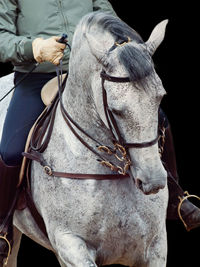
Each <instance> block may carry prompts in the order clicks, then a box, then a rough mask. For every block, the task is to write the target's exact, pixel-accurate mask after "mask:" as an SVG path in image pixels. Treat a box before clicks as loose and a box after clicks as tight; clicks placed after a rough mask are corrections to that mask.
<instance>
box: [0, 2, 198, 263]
mask: <svg viewBox="0 0 200 267" xmlns="http://www.w3.org/2000/svg"><path fill="white" fill-rule="evenodd" d="M110 2H111V3H112V4H113V7H114V9H115V10H116V12H117V14H118V15H119V17H121V18H122V19H123V20H124V21H125V22H127V23H128V24H129V25H130V26H131V27H133V28H134V29H135V30H136V31H138V32H139V33H140V35H141V36H142V37H143V39H144V40H147V39H148V37H149V35H150V33H151V31H152V30H153V28H154V26H155V25H156V24H157V23H159V22H160V21H161V20H163V19H166V18H167V19H169V23H168V26H167V30H166V36H165V39H164V41H163V43H162V44H161V46H160V47H159V48H158V50H157V52H156V53H155V55H154V57H153V59H154V63H155V66H156V71H157V72H158V74H159V75H160V77H161V79H162V81H163V85H164V87H165V89H166V91H167V96H165V98H164V99H163V102H162V108H163V109H164V111H165V112H166V113H167V115H168V118H169V121H170V123H171V127H172V131H173V135H174V143H175V148H176V154H177V164H178V172H179V176H180V183H181V185H182V187H183V189H184V190H188V191H189V192H190V193H192V194H198V195H200V187H199V174H198V167H199V164H198V163H199V162H198V159H199V155H198V151H199V142H198V141H199V140H198V135H199V129H198V122H199V121H198V113H199V112H198V106H199V105H198V102H199V94H198V90H199V83H198V78H199V75H198V66H197V65H196V64H197V63H198V62H199V53H198V52H199V50H198V48H199V47H198V46H199V45H198V40H197V39H198V30H199V29H198V23H197V22H198V17H197V14H196V10H198V9H197V6H195V5H194V4H193V2H192V1H190V3H189V4H188V2H187V3H186V2H185V4H183V3H181V4H179V3H178V2H176V5H174V4H175V1H173V2H174V4H173V3H170V2H169V1H160V4H158V3H156V2H154V1H150V3H149V1H148V2H145V3H144V1H141V3H137V4H136V3H135V1H126V0H124V1H117V0H110ZM0 68H1V71H0V75H1V76H3V75H5V74H7V73H9V72H10V71H11V70H12V67H11V65H10V64H0ZM167 232H168V263H167V267H174V266H181V267H185V266H190V267H193V266H199V254H198V252H199V247H198V246H199V244H198V241H199V237H200V229H195V230H192V231H191V232H187V231H186V230H185V229H184V227H183V225H182V223H181V222H179V221H173V222H172V221H170V222H169V221H167ZM18 262H19V265H18V266H19V267H22V266H30V265H37V266H38V267H39V266H48V267H52V266H54V267H55V266H59V265H58V264H57V261H56V259H55V257H54V255H53V254H52V253H50V252H48V251H47V250H46V249H44V248H42V247H40V246H38V245H36V244H35V243H33V242H32V241H30V240H29V239H28V238H26V237H24V238H23V241H22V245H21V249H20V252H19V259H18Z"/></svg>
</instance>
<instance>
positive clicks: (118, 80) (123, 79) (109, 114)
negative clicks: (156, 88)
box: [100, 70, 159, 148]
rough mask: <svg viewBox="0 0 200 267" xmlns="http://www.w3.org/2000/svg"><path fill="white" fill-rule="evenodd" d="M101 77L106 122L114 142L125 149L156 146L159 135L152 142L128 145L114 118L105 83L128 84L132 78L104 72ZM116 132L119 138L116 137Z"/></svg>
mask: <svg viewBox="0 0 200 267" xmlns="http://www.w3.org/2000/svg"><path fill="white" fill-rule="evenodd" d="M100 76H101V79H102V94H103V104H104V112H105V116H106V120H107V122H108V126H109V128H110V131H111V133H112V136H113V140H114V142H117V143H119V144H120V145H122V146H123V147H125V148H144V147H149V146H152V145H154V144H156V143H157V142H158V139H159V135H157V136H156V138H155V139H153V140H151V141H147V142H142V143H126V142H125V141H124V139H123V137H122V136H121V134H120V131H119V127H118V125H117V122H116V120H115V118H114V115H113V113H112V111H111V110H110V108H109V106H108V102H107V93H106V89H105V86H104V83H105V80H106V81H109V82H115V83H127V82H130V78H129V77H114V76H110V75H108V74H107V73H106V72H105V71H104V70H102V71H101V73H100ZM113 128H114V129H113ZM114 131H115V133H116V135H117V137H116V135H115V133H114Z"/></svg>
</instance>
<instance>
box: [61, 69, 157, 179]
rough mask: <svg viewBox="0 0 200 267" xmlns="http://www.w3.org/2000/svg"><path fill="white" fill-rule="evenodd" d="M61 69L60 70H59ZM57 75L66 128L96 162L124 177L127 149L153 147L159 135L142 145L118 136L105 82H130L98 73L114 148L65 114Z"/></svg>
mask: <svg viewBox="0 0 200 267" xmlns="http://www.w3.org/2000/svg"><path fill="white" fill-rule="evenodd" d="M61 69H62V68H61ZM57 74H58V75H57V76H58V84H59V92H60V108H61V113H62V115H63V118H64V120H65V122H66V123H67V125H68V127H69V128H70V130H71V131H72V132H73V134H74V135H75V136H76V137H77V138H78V139H79V141H80V142H81V143H82V144H83V145H84V146H86V147H87V148H88V149H89V150H90V151H91V152H93V154H95V155H96V156H98V161H99V162H100V163H101V164H102V165H104V166H107V167H109V168H110V169H111V170H112V171H115V172H117V173H119V174H122V175H126V173H127V171H128V169H129V167H130V165H131V161H130V159H129V156H128V154H129V153H128V149H129V148H145V147H149V146H153V145H154V144H156V143H157V142H158V138H159V135H157V136H156V138H155V139H153V140H151V141H148V142H142V143H126V142H125V140H124V139H123V137H122V135H121V134H120V130H119V127H118V125H117V122H116V120H115V118H114V115H113V113H112V111H111V110H110V108H109V106H108V101H107V93H106V89H105V86H104V83H105V81H106V80H107V81H109V82H115V83H127V82H130V78H129V77H123V78H122V77H113V76H110V75H108V74H107V73H106V71H105V70H102V71H101V73H100V77H101V85H102V98H103V107H104V112H105V117H106V120H107V124H108V126H109V130H110V132H111V135H112V143H113V145H114V148H111V147H108V146H105V145H102V144H101V143H100V142H99V141H98V140H96V139H95V138H94V137H93V136H91V135H89V134H88V133H87V132H86V131H85V130H84V129H82V127H80V125H78V124H77V123H76V122H75V121H74V120H73V119H72V118H71V116H70V115H69V113H68V112H67V110H66V109H65V107H64V105H63V101H62V90H63V89H61V88H62V87H63V86H62V85H61V81H60V78H59V77H62V75H59V73H57ZM72 124H73V125H74V126H75V127H76V128H77V129H78V130H79V131H81V132H82V133H83V134H84V135H86V136H87V137H89V138H90V139H91V140H93V141H94V142H95V143H97V144H98V146H97V147H98V152H97V151H96V150H95V149H94V148H93V147H91V146H90V145H89V144H88V143H87V142H86V141H85V140H84V139H83V138H82V137H81V136H80V135H79V134H78V133H77V131H75V129H74V127H73V126H72ZM99 151H101V152H105V153H107V154H108V155H109V156H112V155H114V156H115V159H117V160H118V161H120V163H121V164H122V165H123V166H122V167H121V166H119V165H116V164H114V163H113V162H111V161H110V160H107V159H105V158H104V157H103V156H102V154H100V153H99Z"/></svg>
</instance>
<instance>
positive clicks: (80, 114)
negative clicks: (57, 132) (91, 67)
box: [63, 71, 111, 145]
mask: <svg viewBox="0 0 200 267" xmlns="http://www.w3.org/2000/svg"><path fill="white" fill-rule="evenodd" d="M82 75H83V77H84V78H82V79H81V78H78V79H76V78H75V77H69V80H68V82H67V86H66V88H65V91H64V93H63V104H64V106H65V108H66V110H67V112H68V113H69V114H70V116H71V117H72V118H73V120H74V121H75V122H76V123H77V124H78V125H79V126H80V127H81V128H82V129H84V131H86V132H87V133H88V134H89V135H91V136H93V137H94V138H97V139H99V141H100V142H106V143H107V142H108V143H110V142H111V133H110V131H109V130H108V128H107V127H106V126H105V124H104V123H103V121H102V120H101V118H100V116H99V114H98V112H97V109H96V106H95V103H94V99H93V94H92V91H91V84H90V82H89V80H90V78H89V75H90V72H89V71H87V74H85V75H84V73H82ZM87 75H88V77H87ZM99 90H101V88H99ZM100 101H101V99H100ZM102 105H103V103H102ZM108 140H110V142H109V141H108ZM108 143H107V145H108Z"/></svg>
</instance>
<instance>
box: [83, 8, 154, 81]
mask: <svg viewBox="0 0 200 267" xmlns="http://www.w3.org/2000/svg"><path fill="white" fill-rule="evenodd" d="M85 23H86V25H85V26H86V28H87V29H88V30H90V28H91V27H92V26H94V25H98V26H99V27H101V29H102V30H103V31H107V32H109V33H110V34H111V35H112V36H113V37H114V40H115V42H117V43H121V42H124V41H127V39H128V37H129V38H130V39H131V41H132V42H131V44H133V43H134V45H129V44H126V45H125V46H123V47H121V49H119V53H118V57H119V60H120V62H121V63H122V64H123V65H124V67H125V69H126V70H127V72H128V73H129V77H130V79H131V80H132V81H138V80H141V79H142V78H144V77H146V76H148V75H149V74H150V73H151V72H152V70H153V62H152V59H151V56H150V55H149V53H148V51H147V49H146V45H145V43H144V41H143V40H142V38H141V36H140V35H139V34H138V33H137V32H136V31H135V30H133V29H132V28H131V27H129V26H128V25H127V24H126V23H125V22H123V21H122V20H121V19H119V18H118V17H114V16H112V15H109V14H106V13H101V12H94V13H92V14H91V15H90V16H89V17H88V19H87V21H86V22H85ZM114 48H116V47H114V46H113V47H112V48H111V49H110V50H109V52H112V50H113V49H114Z"/></svg>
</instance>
